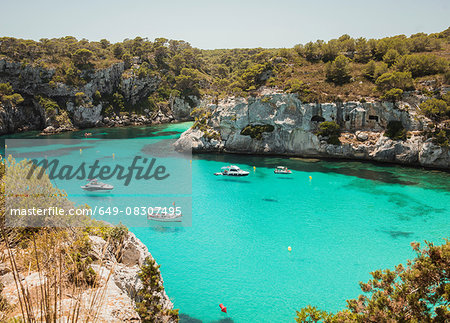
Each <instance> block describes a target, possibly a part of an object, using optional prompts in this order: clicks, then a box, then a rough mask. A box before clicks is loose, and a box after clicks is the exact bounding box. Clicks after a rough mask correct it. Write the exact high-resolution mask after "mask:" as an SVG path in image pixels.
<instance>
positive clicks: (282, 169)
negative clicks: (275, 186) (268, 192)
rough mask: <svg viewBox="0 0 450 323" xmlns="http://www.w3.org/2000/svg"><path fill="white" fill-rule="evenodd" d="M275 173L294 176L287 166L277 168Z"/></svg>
mask: <svg viewBox="0 0 450 323" xmlns="http://www.w3.org/2000/svg"><path fill="white" fill-rule="evenodd" d="M273 172H274V173H275V174H292V171H291V170H289V169H288V168H287V167H285V166H277V168H275V170H274V171H273Z"/></svg>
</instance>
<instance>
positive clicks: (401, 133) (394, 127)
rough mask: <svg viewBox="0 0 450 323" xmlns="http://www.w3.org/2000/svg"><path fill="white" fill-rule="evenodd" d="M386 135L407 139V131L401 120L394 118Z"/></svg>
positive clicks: (388, 125)
mask: <svg viewBox="0 0 450 323" xmlns="http://www.w3.org/2000/svg"><path fill="white" fill-rule="evenodd" d="M384 135H385V136H386V137H389V138H391V139H394V140H406V136H407V131H406V129H405V128H404V127H403V124H402V122H401V121H396V120H395V121H394V120H392V121H389V122H388V124H387V127H386V132H385V133H384Z"/></svg>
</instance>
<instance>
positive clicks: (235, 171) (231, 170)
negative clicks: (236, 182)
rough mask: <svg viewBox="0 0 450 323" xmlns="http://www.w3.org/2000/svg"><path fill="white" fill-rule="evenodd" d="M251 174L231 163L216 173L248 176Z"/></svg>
mask: <svg viewBox="0 0 450 323" xmlns="http://www.w3.org/2000/svg"><path fill="white" fill-rule="evenodd" d="M248 174H250V173H249V172H247V171H245V170H242V169H240V168H239V167H237V166H235V165H230V166H226V167H222V171H221V172H219V173H214V175H221V176H247V175H248Z"/></svg>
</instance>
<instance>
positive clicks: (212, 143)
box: [174, 92, 450, 168]
mask: <svg viewBox="0 0 450 323" xmlns="http://www.w3.org/2000/svg"><path fill="white" fill-rule="evenodd" d="M407 101H408V102H400V103H397V104H396V105H394V104H393V103H391V102H364V103H361V102H345V103H322V104H313V103H308V104H304V103H302V102H301V101H300V100H299V99H298V97H297V96H296V95H295V94H284V93H275V92H272V93H267V92H266V93H265V95H263V96H260V97H249V98H248V99H244V98H235V97H231V98H227V99H223V100H221V101H219V102H218V104H211V103H210V104H206V105H205V106H206V107H207V109H208V110H209V111H210V112H211V114H212V116H211V117H210V118H208V120H207V123H206V124H207V126H208V127H209V129H211V130H215V131H217V132H218V133H219V134H220V139H217V138H211V136H208V135H207V134H205V133H204V131H202V130H200V129H189V130H188V131H186V132H185V133H183V134H182V135H181V137H180V138H179V139H178V141H177V142H176V143H175V144H174V145H175V148H176V149H177V150H186V149H192V151H193V152H205V151H217V152H221V151H223V152H239V153H257V154H279V155H294V156H300V157H336V158H351V159H368V160H376V161H382V162H394V163H401V164H410V165H422V166H429V167H437V168H449V167H450V156H449V153H450V152H449V149H448V148H444V147H439V146H436V145H434V144H433V143H432V142H431V141H429V140H425V139H424V138H423V137H421V136H419V135H413V136H412V137H411V138H409V139H407V140H405V141H400V140H391V139H389V138H387V137H385V136H383V133H384V130H385V129H386V127H387V125H388V123H389V121H401V122H402V124H403V126H404V127H405V129H406V130H407V131H411V132H413V133H418V132H420V131H421V130H424V129H425V128H426V127H427V124H428V122H429V120H428V119H426V118H425V117H423V116H422V115H420V114H418V113H417V106H418V104H419V103H420V102H421V101H420V98H415V97H414V96H409V97H408V100H407ZM323 121H334V122H336V123H338V124H339V125H340V126H341V129H342V131H343V135H342V137H341V140H340V141H341V145H331V144H328V143H327V141H326V138H319V137H318V136H317V135H316V133H317V129H318V126H319V124H320V123H321V122H323ZM248 125H250V126H257V125H271V126H273V127H274V130H273V131H267V132H262V133H261V136H260V138H251V136H249V135H242V134H241V132H242V130H243V129H244V128H245V127H246V126H248Z"/></svg>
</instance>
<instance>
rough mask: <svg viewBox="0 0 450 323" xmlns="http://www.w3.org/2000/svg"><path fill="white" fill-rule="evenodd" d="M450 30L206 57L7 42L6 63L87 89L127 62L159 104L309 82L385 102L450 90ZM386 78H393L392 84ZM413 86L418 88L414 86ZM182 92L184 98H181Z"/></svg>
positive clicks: (180, 47)
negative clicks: (395, 94)
mask: <svg viewBox="0 0 450 323" xmlns="http://www.w3.org/2000/svg"><path fill="white" fill-rule="evenodd" d="M449 41H450V29H447V30H445V31H443V32H440V33H435V34H429V35H427V34H424V33H418V34H415V35H412V36H410V37H406V36H404V35H399V36H394V37H386V38H382V39H378V40H376V39H365V38H358V39H354V38H351V37H350V36H349V35H343V36H341V37H339V38H338V39H332V40H330V41H328V42H324V41H322V40H318V41H316V42H309V43H307V44H304V45H302V44H300V45H296V46H295V47H294V48H282V49H263V48H253V49H216V50H200V49H197V48H193V47H192V46H191V45H190V44H189V43H187V42H185V41H176V40H168V39H165V38H157V39H155V40H154V41H150V40H148V39H146V38H141V37H136V38H134V39H125V40H124V41H123V42H119V43H115V44H111V43H110V42H109V41H107V40H106V39H102V40H100V41H98V42H94V41H91V42H90V41H88V40H86V39H82V40H77V39H75V38H74V37H70V36H67V37H63V38H58V39H41V40H40V41H33V40H23V39H15V38H12V37H3V38H0V58H1V57H5V58H7V59H9V60H12V61H16V62H21V63H22V64H23V65H27V64H32V65H36V66H41V67H43V68H46V69H54V70H55V74H54V75H53V77H52V79H49V80H47V81H48V82H53V84H54V83H55V82H63V83H66V84H69V85H82V84H84V83H86V82H88V81H89V80H90V78H91V77H92V75H93V72H94V71H95V70H96V69H100V68H105V67H109V66H111V65H113V64H115V63H119V62H123V63H124V64H125V67H126V69H127V70H128V72H126V73H124V77H129V76H136V77H138V78H144V77H147V76H158V77H159V78H160V79H161V80H162V82H161V84H160V85H159V87H158V89H157V91H156V93H157V94H156V95H155V96H154V97H152V99H153V100H156V101H157V102H164V101H168V100H169V98H170V96H171V95H172V96H174V95H178V94H181V95H184V96H187V95H197V96H198V95H202V94H210V95H213V96H223V95H229V94H236V95H247V94H249V93H251V92H252V91H254V90H255V89H257V88H258V87H259V86H261V85H267V86H276V87H278V88H281V89H286V90H292V84H293V83H295V82H302V84H303V88H307V89H308V91H310V93H311V94H310V95H309V96H308V100H309V101H319V102H324V101H334V100H335V99H336V98H337V97H340V98H341V99H342V100H349V99H355V98H360V97H371V96H372V97H373V96H374V97H379V96H380V95H382V94H383V91H386V90H389V89H390V87H392V86H394V85H395V87H396V88H401V89H403V90H404V89H405V87H406V88H417V89H419V90H420V89H421V85H420V81H422V80H426V79H427V78H428V77H430V76H433V77H434V78H435V79H436V80H437V82H438V83H440V84H448V82H449V76H450V72H449V59H448V52H449V51H450V44H449ZM395 72H404V73H411V80H410V81H408V82H407V84H406V85H405V84H404V85H403V86H402V87H399V86H397V84H392V83H389V84H387V85H386V86H383V88H382V89H380V88H378V87H376V86H375V83H376V84H377V85H378V84H379V83H381V81H379V82H377V80H378V78H379V77H380V76H382V75H383V74H384V73H395ZM385 78H386V76H385ZM413 79H414V82H412V80H413ZM174 90H176V91H177V92H174Z"/></svg>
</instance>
